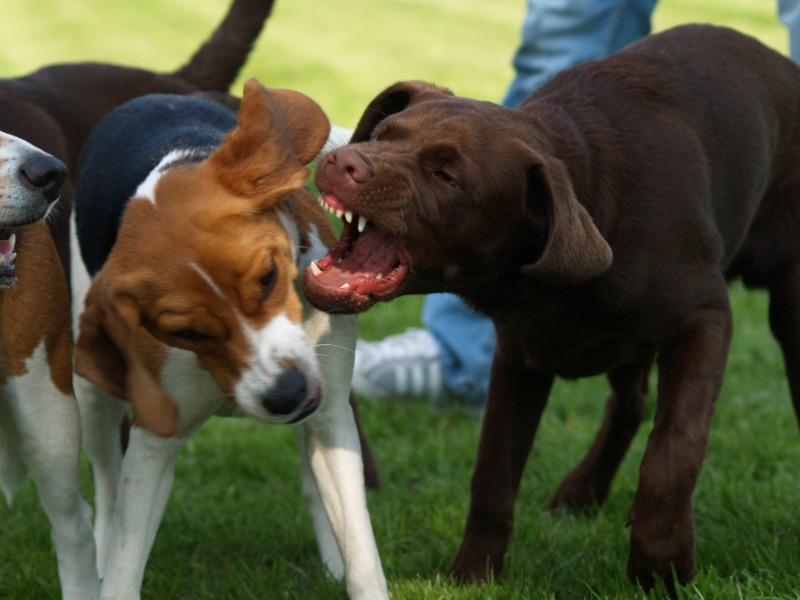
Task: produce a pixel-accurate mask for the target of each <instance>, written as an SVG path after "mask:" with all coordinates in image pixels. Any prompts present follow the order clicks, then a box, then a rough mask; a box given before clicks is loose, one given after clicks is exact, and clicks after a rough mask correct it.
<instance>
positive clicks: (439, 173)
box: [433, 169, 461, 188]
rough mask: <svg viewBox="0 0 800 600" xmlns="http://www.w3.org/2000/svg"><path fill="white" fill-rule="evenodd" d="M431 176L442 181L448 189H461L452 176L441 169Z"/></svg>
mask: <svg viewBox="0 0 800 600" xmlns="http://www.w3.org/2000/svg"><path fill="white" fill-rule="evenodd" d="M433 176H434V177H436V178H437V179H440V180H442V181H443V182H444V183H446V184H447V185H449V186H450V187H454V188H458V187H461V186H460V185H458V182H457V181H456V180H455V178H454V177H453V176H452V175H450V173H448V172H447V171H442V170H441V169H439V170H437V171H434V172H433Z"/></svg>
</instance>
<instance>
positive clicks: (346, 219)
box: [344, 210, 353, 223]
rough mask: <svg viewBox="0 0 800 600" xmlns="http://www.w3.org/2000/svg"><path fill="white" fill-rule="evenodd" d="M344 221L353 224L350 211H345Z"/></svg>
mask: <svg viewBox="0 0 800 600" xmlns="http://www.w3.org/2000/svg"><path fill="white" fill-rule="evenodd" d="M344 220H345V221H347V222H348V223H352V222H353V211H352V210H348V211H346V212H345V213H344Z"/></svg>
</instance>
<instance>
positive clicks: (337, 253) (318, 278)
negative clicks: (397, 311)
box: [305, 192, 408, 312]
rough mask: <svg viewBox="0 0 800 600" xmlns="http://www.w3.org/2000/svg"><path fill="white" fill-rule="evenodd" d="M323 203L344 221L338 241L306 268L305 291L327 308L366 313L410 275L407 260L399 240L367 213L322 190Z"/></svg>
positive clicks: (320, 201)
mask: <svg viewBox="0 0 800 600" xmlns="http://www.w3.org/2000/svg"><path fill="white" fill-rule="evenodd" d="M319 203H320V205H321V206H322V208H324V209H325V210H327V211H328V212H330V213H331V214H334V215H336V216H338V217H339V218H341V219H342V221H343V223H344V229H343V230H342V235H341V238H340V239H339V242H338V243H337V244H336V245H335V246H334V247H333V248H331V250H330V252H329V253H328V254H327V255H326V256H325V257H324V258H321V259H320V260H318V261H316V262H313V263H311V265H310V266H309V267H308V269H307V270H306V274H305V285H306V293H307V295H308V296H309V298H310V299H311V301H312V302H314V303H315V304H316V305H317V306H318V307H320V308H322V309H323V310H336V311H338V312H342V311H346V312H362V311H364V310H366V309H368V308H369V307H370V306H372V305H373V304H374V303H375V301H376V300H381V299H388V298H389V297H391V296H392V295H393V294H394V293H395V292H396V291H397V289H398V288H399V287H400V284H401V283H402V282H403V280H404V279H405V277H406V275H407V273H408V258H407V256H406V255H405V253H404V252H403V250H402V248H401V247H400V244H399V243H398V242H397V240H395V239H393V238H392V237H390V236H388V235H387V234H386V233H384V232H382V231H381V230H380V229H379V228H378V227H376V226H375V225H374V224H373V223H372V222H370V221H369V220H368V219H366V218H365V217H364V216H362V215H358V214H356V213H354V212H353V211H351V210H349V209H348V208H347V207H345V206H344V205H343V204H342V203H341V202H340V201H339V200H338V199H337V198H336V197H335V196H333V195H332V194H330V193H326V192H323V193H322V195H321V196H320V198H319Z"/></svg>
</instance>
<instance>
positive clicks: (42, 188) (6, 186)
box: [0, 134, 67, 227]
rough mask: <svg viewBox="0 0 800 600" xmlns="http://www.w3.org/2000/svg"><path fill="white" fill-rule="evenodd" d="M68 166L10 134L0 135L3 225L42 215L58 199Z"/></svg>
mask: <svg viewBox="0 0 800 600" xmlns="http://www.w3.org/2000/svg"><path fill="white" fill-rule="evenodd" d="M66 176H67V167H66V166H65V165H64V163H63V162H61V161H60V160H59V159H57V158H56V157H54V156H51V155H49V154H46V153H44V152H42V151H41V150H39V149H38V148H36V147H35V146H32V145H31V144H29V143H28V142H26V141H24V140H21V139H20V138H18V137H15V136H13V135H8V134H3V135H2V136H0V220H2V222H3V224H4V225H5V226H6V227H12V226H14V227H16V226H21V225H28V224H30V223H33V222H34V221H38V220H40V219H42V218H44V217H45V216H46V215H47V213H48V211H49V210H50V208H51V207H52V205H53V203H55V201H56V200H58V197H59V194H60V192H61V184H62V183H64V179H65V178H66Z"/></svg>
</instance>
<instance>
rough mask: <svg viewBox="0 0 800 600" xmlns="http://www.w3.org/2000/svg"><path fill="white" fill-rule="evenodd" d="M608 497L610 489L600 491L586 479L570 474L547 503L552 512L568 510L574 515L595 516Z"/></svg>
mask: <svg viewBox="0 0 800 600" xmlns="http://www.w3.org/2000/svg"><path fill="white" fill-rule="evenodd" d="M607 496H608V488H607V487H606V488H605V489H604V490H601V489H598V488H597V486H595V485H592V484H591V483H589V482H587V481H586V480H585V479H584V478H582V477H580V476H578V475H576V473H575V472H572V473H570V474H569V475H567V477H566V478H564V481H562V482H561V485H559V486H558V489H557V490H556V491H555V492H553V495H552V496H550V500H548V501H547V508H549V509H550V510H567V511H569V512H574V513H582V514H594V513H596V512H597V509H598V508H600V506H602V504H603V502H605V500H606V497H607Z"/></svg>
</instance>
